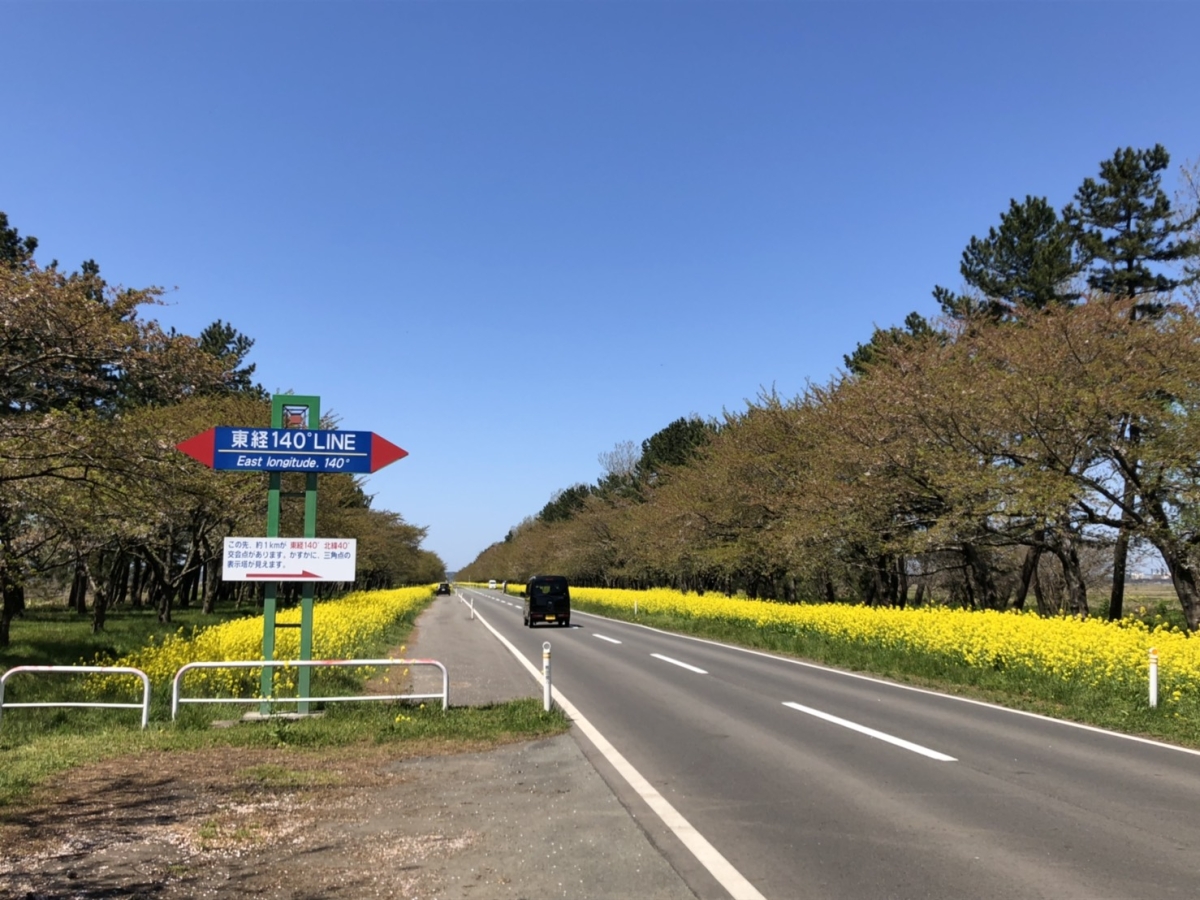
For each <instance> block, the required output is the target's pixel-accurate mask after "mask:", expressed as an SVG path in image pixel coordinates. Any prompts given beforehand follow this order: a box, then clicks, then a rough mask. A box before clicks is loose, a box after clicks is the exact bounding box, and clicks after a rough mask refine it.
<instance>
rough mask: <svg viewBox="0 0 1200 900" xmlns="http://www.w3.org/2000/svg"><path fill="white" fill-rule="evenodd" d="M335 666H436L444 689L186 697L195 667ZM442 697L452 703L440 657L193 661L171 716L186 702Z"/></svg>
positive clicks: (179, 678) (175, 690) (179, 675)
mask: <svg viewBox="0 0 1200 900" xmlns="http://www.w3.org/2000/svg"><path fill="white" fill-rule="evenodd" d="M335 666H343V667H348V666H355V667H357V666H372V667H374V666H436V667H437V668H439V669H441V670H442V690H441V693H439V694H350V695H347V696H342V697H183V696H180V695H181V692H182V688H183V676H184V675H185V674H186V673H188V672H190V671H192V670H193V669H262V668H273V669H280V668H283V669H286V668H290V667H294V668H297V669H299V668H323V667H324V668H328V667H335ZM434 699H441V701H442V709H443V710H444V709H446V708H447V707H449V705H450V676H449V674H448V673H447V672H446V667H445V666H444V665H442V664H441V663H440V662H438V661H437V660H436V659H291V660H281V659H273V660H262V659H260V660H232V661H226V662H192V663H188V664H187V665H185V666H183V667H182V668H181V669H180V670H179V671H178V672H176V673H175V679H174V681H173V682H172V684H171V718H172V720H173V719H174V718H175V717H176V716H177V715H178V713H179V707H180V705H181V704H184V703H250V704H253V703H264V702H270V703H342V702H347V701H353V700H434Z"/></svg>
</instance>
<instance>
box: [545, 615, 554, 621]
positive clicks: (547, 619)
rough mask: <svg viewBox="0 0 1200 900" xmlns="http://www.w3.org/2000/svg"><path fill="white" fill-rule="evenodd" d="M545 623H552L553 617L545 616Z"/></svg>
mask: <svg viewBox="0 0 1200 900" xmlns="http://www.w3.org/2000/svg"><path fill="white" fill-rule="evenodd" d="M546 621H547V622H553V621H554V616H546Z"/></svg>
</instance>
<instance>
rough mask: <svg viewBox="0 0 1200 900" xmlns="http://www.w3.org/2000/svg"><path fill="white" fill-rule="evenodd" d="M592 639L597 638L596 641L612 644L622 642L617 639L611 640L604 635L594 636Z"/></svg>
mask: <svg viewBox="0 0 1200 900" xmlns="http://www.w3.org/2000/svg"><path fill="white" fill-rule="evenodd" d="M592 637H594V638H596V640H599V641H608V642H609V643H610V644H619V643H621V641H618V640H617V639H616V638H610V637H608V636H607V635H604V634H593V635H592Z"/></svg>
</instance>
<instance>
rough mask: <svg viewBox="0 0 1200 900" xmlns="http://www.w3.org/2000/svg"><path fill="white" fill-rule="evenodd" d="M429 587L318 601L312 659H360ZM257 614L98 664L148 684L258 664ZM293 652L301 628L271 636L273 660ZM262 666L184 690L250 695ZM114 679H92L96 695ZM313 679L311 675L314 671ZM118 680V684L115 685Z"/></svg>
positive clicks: (281, 680)
mask: <svg viewBox="0 0 1200 900" xmlns="http://www.w3.org/2000/svg"><path fill="white" fill-rule="evenodd" d="M434 587H435V586H434V585H427V586H424V587H415V588H398V589H395V590H386V591H356V592H354V593H352V594H347V595H345V596H344V597H340V598H338V599H336V600H327V601H324V602H321V603H317V604H315V605H314V607H313V652H312V655H313V658H314V659H354V658H355V657H358V656H360V654H361V653H363V652H364V651H365V650H366V649H367V648H369V647H370V646H371V645H372V643H373V642H374V641H376V640H377V639H378V638H379V637H380V636H381V635H382V634H383V633H384V631H385V630H386V629H387V628H388V627H389V626H390V625H392V624H393V623H394V622H396V621H397V620H399V619H402V618H403V617H405V616H411V615H414V614H415V613H416V612H417V611H418V610H420V609H421V607H423V606H424V604H425V602H426V601H427V600H429V599H430V598H431V597H432V596H433V591H434ZM275 620H276V622H277V623H281V624H296V625H298V624H299V623H300V609H299V608H296V609H288V610H282V611H280V612H278V613H277V614H276V617H275ZM262 640H263V617H262V616H253V617H247V618H244V619H234V620H232V621H229V622H223V623H221V624H220V625H213V626H211V627H208V628H201V629H194V630H193V631H192V632H191V633H187V634H185V633H184V631H183V629H180V630H179V631H178V632H176V633H175V634H173V635H169V636H168V637H166V638H165V639H164V640H162V641H161V642H158V643H153V644H149V645H147V646H145V647H143V648H140V649H139V650H137V651H135V652H133V653H130V654H127V655H125V656H122V657H120V658H119V659H115V660H109V661H105V664H106V665H113V666H132V667H134V668H138V669H141V670H142V671H143V672H145V673H146V674H147V675H148V676H149V677H150V681H151V682H152V683H154V684H169V683H170V682H171V679H172V678H174V676H175V673H176V672H177V671H178V670H179V669H180V667H181V666H184V665H186V664H187V663H190V662H197V661H201V660H208V661H213V662H225V661H231V660H257V659H262ZM299 655H300V629H298V628H285V629H281V630H279V631H277V632H276V636H275V658H276V659H296V658H297V657H299ZM261 671H262V670H261V669H240V670H239V669H214V670H198V671H194V672H191V673H189V674H188V676H187V683H188V686H189V689H198V688H204V689H206V690H208V691H211V692H213V693H214V694H216V695H221V696H230V697H244V696H256V695H257V690H258V680H259V677H260V673H261ZM114 677H118V676H109V675H98V676H95V678H94V679H93V682H92V686H93V691H94V692H95V693H100V692H104V691H106V690H108V689H110V688H111V687H112V686H113V684H114V682H112V681H111V679H113V678H114ZM313 677H314V680H315V679H316V678H317V677H318V675H317V674H315V673H314V676H313ZM294 682H295V670H294V669H293V670H287V669H284V670H281V671H280V672H279V674H277V675H276V685H277V687H278V688H281V689H287V688H289V687H293V686H294ZM118 683H119V682H118Z"/></svg>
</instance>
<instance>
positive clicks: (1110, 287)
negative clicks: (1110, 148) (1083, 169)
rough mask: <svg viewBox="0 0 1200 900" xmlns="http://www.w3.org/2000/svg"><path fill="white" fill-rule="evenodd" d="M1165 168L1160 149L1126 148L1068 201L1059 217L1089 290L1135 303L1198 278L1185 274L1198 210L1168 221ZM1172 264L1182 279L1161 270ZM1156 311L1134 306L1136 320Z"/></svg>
mask: <svg viewBox="0 0 1200 900" xmlns="http://www.w3.org/2000/svg"><path fill="white" fill-rule="evenodd" d="M1170 163H1171V156H1170V154H1168V153H1167V151H1166V150H1165V149H1164V148H1163V146H1162V145H1161V144H1155V145H1154V147H1152V148H1151V149H1149V150H1134V149H1133V148H1132V147H1126V148H1125V149H1124V150H1118V151H1117V152H1116V153H1115V154H1113V157H1112V159H1109V160H1105V161H1104V162H1102V163H1101V164H1100V180H1099V181H1095V180H1093V179H1091V178H1087V179H1085V180H1084V182H1083V184H1082V185H1081V186H1080V188H1079V190H1078V191H1077V192H1076V193H1075V203H1074V204H1073V205H1072V206H1070V207H1068V208H1067V210H1066V211H1065V213H1064V215H1065V217H1066V218H1067V219H1068V221H1069V222H1070V223H1071V226H1072V227H1073V228H1074V229H1075V231H1076V233H1077V235H1078V241H1079V249H1080V255H1081V258H1082V261H1083V263H1084V265H1085V266H1087V267H1089V268H1090V271H1089V272H1088V285H1089V286H1090V287H1092V288H1094V289H1095V290H1098V291H1101V292H1103V293H1105V294H1109V295H1111V296H1114V297H1119V298H1125V299H1137V298H1140V297H1148V296H1152V295H1156V294H1166V293H1168V292H1170V291H1172V290H1174V289H1175V288H1177V287H1181V286H1184V285H1188V284H1191V283H1193V282H1195V281H1196V280H1197V278H1200V271H1196V270H1194V269H1192V270H1190V271H1189V270H1188V269H1187V268H1186V267H1187V264H1188V263H1189V262H1191V261H1193V260H1195V259H1196V258H1197V257H1200V243H1198V242H1197V241H1195V240H1192V239H1190V238H1189V237H1188V232H1189V230H1190V229H1191V228H1192V227H1193V226H1194V225H1195V224H1196V222H1197V218H1198V217H1200V211H1197V212H1196V213H1194V214H1193V215H1191V216H1190V217H1187V218H1183V219H1180V218H1178V217H1176V216H1174V215H1173V213H1172V210H1171V201H1170V199H1169V198H1168V197H1167V195H1166V193H1165V192H1164V191H1163V189H1162V173H1163V172H1164V171H1165V170H1166V169H1167V167H1168V166H1169V165H1170ZM1173 263H1182V264H1184V266H1185V269H1184V272H1183V274H1182V277H1179V278H1172V277H1170V276H1168V275H1167V274H1165V273H1164V272H1163V271H1162V267H1163V266H1167V265H1170V264H1173ZM1158 309H1161V304H1160V303H1159V302H1157V301H1154V300H1150V301H1148V302H1147V303H1144V304H1142V303H1139V304H1138V305H1137V306H1136V307H1135V314H1143V313H1148V312H1154V311H1156V310H1158Z"/></svg>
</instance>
